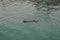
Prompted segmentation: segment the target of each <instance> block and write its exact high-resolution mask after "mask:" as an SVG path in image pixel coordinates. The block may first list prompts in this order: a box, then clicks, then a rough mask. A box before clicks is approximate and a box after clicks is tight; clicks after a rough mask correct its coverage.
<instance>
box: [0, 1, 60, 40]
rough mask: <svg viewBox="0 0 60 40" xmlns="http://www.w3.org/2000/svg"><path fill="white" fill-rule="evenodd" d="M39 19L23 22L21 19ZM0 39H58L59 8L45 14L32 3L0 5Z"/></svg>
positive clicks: (59, 26) (59, 31)
mask: <svg viewBox="0 0 60 40" xmlns="http://www.w3.org/2000/svg"><path fill="white" fill-rule="evenodd" d="M31 19H32V20H39V21H38V23H33V22H32V23H23V20H31ZM0 40H60V10H58V11H55V12H52V13H51V14H46V13H45V12H42V11H38V10H37V9H36V8H35V6H34V5H33V4H28V3H27V2H24V3H23V4H20V5H17V6H16V5H14V6H9V7H0Z"/></svg>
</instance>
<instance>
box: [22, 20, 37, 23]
mask: <svg viewBox="0 0 60 40" xmlns="http://www.w3.org/2000/svg"><path fill="white" fill-rule="evenodd" d="M23 22H24V23H28V22H35V23H37V22H38V20H24V21H23Z"/></svg>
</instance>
